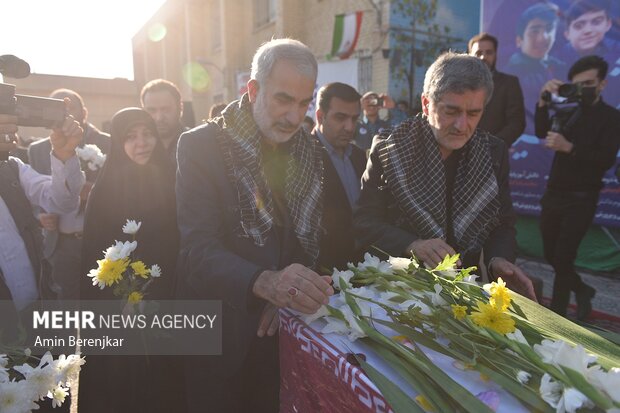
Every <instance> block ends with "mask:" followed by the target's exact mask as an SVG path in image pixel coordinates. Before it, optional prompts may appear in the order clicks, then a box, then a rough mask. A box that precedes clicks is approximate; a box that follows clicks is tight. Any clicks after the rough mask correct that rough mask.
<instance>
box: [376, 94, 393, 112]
mask: <svg viewBox="0 0 620 413" xmlns="http://www.w3.org/2000/svg"><path fill="white" fill-rule="evenodd" d="M379 97H380V98H381V99H383V107H384V108H386V109H393V108H395V107H396V102H394V99H392V98H391V97H390V96H389V95H386V94H385V93H382V94H381V95H379Z"/></svg>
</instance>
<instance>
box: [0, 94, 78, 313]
mask: <svg viewBox="0 0 620 413" xmlns="http://www.w3.org/2000/svg"><path fill="white" fill-rule="evenodd" d="M66 103H67V102H65V104H66ZM19 119H20V117H19V116H17V115H13V114H5V113H0V228H2V229H3V230H2V231H0V245H2V248H0V299H2V300H12V301H13V303H14V304H15V307H16V309H17V310H18V311H19V310H21V309H23V308H25V307H26V306H27V305H28V304H30V303H32V302H34V301H36V300H37V299H38V298H39V290H38V282H39V279H38V275H39V273H40V268H41V258H42V255H41V251H42V249H41V229H40V227H39V224H38V221H37V219H36V218H35V216H34V214H33V213H32V207H33V206H38V207H41V208H43V209H45V210H47V211H53V212H56V213H66V212H70V211H73V210H75V209H76V208H77V206H78V203H79V195H80V190H81V189H82V186H83V184H84V175H83V173H82V171H81V169H80V162H79V160H78V158H77V156H76V155H75V148H76V147H77V145H78V144H79V143H80V141H81V140H82V134H83V131H82V128H81V127H80V125H79V123H78V122H77V121H75V120H74V119H73V118H72V117H71V116H67V117H65V118H64V120H63V121H62V123H58V124H56V125H55V126H54V128H53V132H52V134H51V137H50V139H51V143H52V151H51V153H50V155H49V156H50V161H51V165H52V174H51V176H49V175H41V174H39V173H37V172H36V171H35V170H34V169H32V168H31V167H30V166H29V165H27V164H24V163H23V162H22V161H21V160H19V159H17V158H13V157H9V151H11V150H13V149H14V148H15V146H16V143H15V139H16V137H15V133H16V132H17V127H18V124H20V123H19ZM26 120H27V119H26Z"/></svg>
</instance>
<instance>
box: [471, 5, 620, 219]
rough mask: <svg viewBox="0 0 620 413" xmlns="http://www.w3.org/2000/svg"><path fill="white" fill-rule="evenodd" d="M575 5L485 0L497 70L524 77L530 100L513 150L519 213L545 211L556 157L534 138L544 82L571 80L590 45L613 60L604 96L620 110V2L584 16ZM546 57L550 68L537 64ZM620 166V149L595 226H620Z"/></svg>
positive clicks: (513, 184) (512, 178)
mask: <svg viewBox="0 0 620 413" xmlns="http://www.w3.org/2000/svg"><path fill="white" fill-rule="evenodd" d="M537 3H539V4H541V6H543V5H544V7H546V8H549V9H550V10H552V11H553V13H554V15H555V16H556V18H555V19H554V20H555V21H554V24H551V25H550V24H545V17H542V18H541V17H537V16H539V13H540V11H541V10H536V9H532V6H534V5H535V4H537ZM571 3H575V1H574V0H573V1H572V2H571V1H569V0H554V1H553V2H551V1H537V0H484V1H483V2H482V10H481V12H482V19H481V21H482V30H483V31H486V32H489V33H490V34H492V35H494V36H496V37H497V38H498V40H499V49H498V60H497V68H498V70H500V71H502V72H506V73H510V74H514V75H516V76H518V77H519V80H520V82H521V88H522V89H523V96H524V99H525V108H526V121H527V126H526V129H525V133H524V134H523V135H522V136H521V137H520V138H519V140H518V141H517V142H515V143H514V145H513V146H512V147H511V148H510V168H511V173H510V185H511V190H512V197H513V203H514V207H515V210H516V211H517V213H519V214H522V215H534V216H538V215H539V214H540V209H541V208H540V199H541V197H542V195H543V193H544V191H545V187H546V184H547V179H548V175H549V170H550V168H551V161H552V160H553V155H554V152H553V151H552V150H550V149H547V148H545V147H544V145H543V144H542V142H541V141H540V140H539V139H538V138H537V137H536V136H534V110H535V105H536V101H537V100H538V96H539V95H540V90H541V89H542V86H543V85H544V83H545V82H547V81H548V80H551V79H553V78H555V79H559V80H562V81H565V82H567V81H568V80H567V77H566V74H567V72H568V69H569V68H570V66H571V65H572V64H573V63H574V62H575V61H576V60H577V59H578V58H579V57H580V54H583V53H585V52H583V51H584V50H585V49H584V48H587V50H589V51H590V52H589V53H588V54H591V53H592V52H591V51H592V50H595V51H596V52H595V54H599V55H601V56H602V57H603V58H605V60H606V61H607V63H608V64H609V72H608V74H607V82H608V83H607V87H606V88H605V90H604V91H603V93H602V96H603V99H604V101H605V102H607V103H608V104H610V105H612V106H613V107H615V108H616V109H620V27H619V26H618V22H619V21H620V2H617V1H608V2H605V1H603V2H601V1H597V2H596V3H600V4H604V5H605V3H606V6H607V7H608V10H605V11H600V10H599V11H586V12H583V14H581V12H577V13H575V10H576V9H572V10H571V9H570V6H571ZM582 3H583V2H582ZM541 8H543V7H541ZM543 12H544V11H543ZM568 14H570V16H571V23H570V24H566V16H567V15H568ZM536 23H540V24H539V25H540V26H541V28H539V29H538V33H537V34H536V33H535V32H534V36H528V32H527V31H524V30H525V29H526V28H529V26H530V25H532V26H534V25H535V24H536ZM547 23H548V22H547ZM532 29H533V28H532ZM541 30H542V32H541ZM541 59H543V60H544V62H545V64H544V70H542V69H541V65H539V64H537V63H535V62H536V61H537V60H541ZM528 62H532V65H531V68H528V65H527V64H528ZM618 167H620V152H619V153H618V159H617V162H616V165H615V166H614V167H613V168H612V169H610V170H609V171H607V173H606V175H605V177H604V185H605V187H604V188H603V190H602V191H601V195H600V200H599V207H598V210H597V212H596V216H595V218H594V223H595V224H598V225H602V226H608V227H620V183H618V180H617V179H616V176H615V171H616V168H618Z"/></svg>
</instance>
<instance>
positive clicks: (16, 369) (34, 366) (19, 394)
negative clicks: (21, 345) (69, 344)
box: [0, 351, 85, 413]
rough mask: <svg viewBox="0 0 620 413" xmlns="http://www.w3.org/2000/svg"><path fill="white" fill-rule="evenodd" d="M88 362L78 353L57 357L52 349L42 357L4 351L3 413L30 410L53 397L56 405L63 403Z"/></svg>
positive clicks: (0, 365)
mask: <svg viewBox="0 0 620 413" xmlns="http://www.w3.org/2000/svg"><path fill="white" fill-rule="evenodd" d="M84 363H85V360H84V358H82V357H80V356H79V355H76V354H72V355H70V356H65V355H64V354H63V355H61V356H59V357H58V358H57V359H54V357H52V355H51V354H50V353H49V352H48V353H46V354H45V355H44V356H43V357H42V358H41V359H37V358H36V357H34V356H31V355H30V354H29V352H28V351H26V352H21V354H17V352H14V353H13V354H12V355H7V354H0V412H2V413H27V412H30V411H32V410H36V409H38V408H39V406H38V405H37V404H36V402H37V401H43V400H45V399H51V401H52V407H58V406H60V405H62V404H63V403H64V401H65V398H66V397H67V395H69V392H70V389H71V388H72V387H75V386H74V385H75V384H76V383H77V378H78V374H79V372H80V368H81V366H82V365H83V364H84Z"/></svg>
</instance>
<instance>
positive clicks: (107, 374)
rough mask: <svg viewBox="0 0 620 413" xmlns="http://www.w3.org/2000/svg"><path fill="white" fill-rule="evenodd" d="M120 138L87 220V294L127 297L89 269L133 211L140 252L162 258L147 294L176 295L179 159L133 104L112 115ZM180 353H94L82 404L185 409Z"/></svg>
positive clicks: (83, 378)
mask: <svg viewBox="0 0 620 413" xmlns="http://www.w3.org/2000/svg"><path fill="white" fill-rule="evenodd" d="M111 138H112V145H111V149H110V153H109V154H108V156H107V159H106V162H105V165H104V167H103V170H102V171H101V173H100V174H99V177H98V178H97V181H96V183H95V186H94V187H93V189H92V191H91V194H90V197H89V199H88V204H87V207H86V216H85V222H84V244H83V251H82V262H83V271H82V273H83V276H82V277H81V278H80V297H81V299H82V300H101V299H107V300H120V299H121V298H118V297H114V295H113V293H112V291H113V287H106V288H104V289H103V290H101V289H99V287H97V286H94V285H93V284H92V279H91V278H90V277H88V276H87V274H88V272H89V271H90V269H92V268H97V260H101V259H103V256H104V253H103V251H104V250H105V249H106V248H108V247H109V246H111V245H113V244H114V241H115V240H118V241H131V240H132V237H133V235H127V234H124V233H123V231H122V227H123V225H124V224H125V222H126V221H127V220H128V219H131V220H135V221H140V222H142V225H141V227H140V229H139V231H138V232H137V234H136V235H135V237H136V241H137V242H138V247H137V248H136V250H135V251H134V252H133V257H135V258H139V259H140V260H141V261H143V262H144V263H145V264H146V265H147V267H150V266H151V265H153V264H158V265H159V266H160V267H161V270H162V271H161V277H159V278H158V279H156V280H154V282H153V283H152V284H151V285H149V287H148V289H147V291H146V295H145V297H144V298H145V299H148V300H166V299H173V298H174V283H175V277H174V270H175V263H176V257H177V253H178V230H177V225H176V208H175V194H174V173H175V171H174V170H173V167H172V165H171V163H170V161H169V160H168V157H167V155H166V152H165V150H164V147H163V145H162V143H161V141H160V140H159V138H158V135H157V128H156V126H155V122H154V121H153V119H152V118H151V116H150V115H149V114H148V113H147V112H145V111H144V110H142V109H139V108H126V109H122V110H121V111H119V112H117V113H116V114H115V115H114V117H113V118H112V133H111ZM177 364H179V363H178V362H175V360H174V359H173V358H172V357H152V356H151V357H149V356H108V355H106V356H90V357H88V356H86V364H85V365H84V366H83V369H82V372H81V374H80V390H79V402H78V403H79V410H80V411H81V412H86V413H94V412H105V413H116V412H118V413H121V412H122V413H124V412H132V413H137V412H145V413H146V412H148V413H152V412H172V411H174V412H182V411H184V410H185V409H184V408H183V406H182V400H184V397H183V395H182V394H181V389H182V385H181V372H180V371H177V370H179V369H177V368H176V367H175V366H176V365H177Z"/></svg>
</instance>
